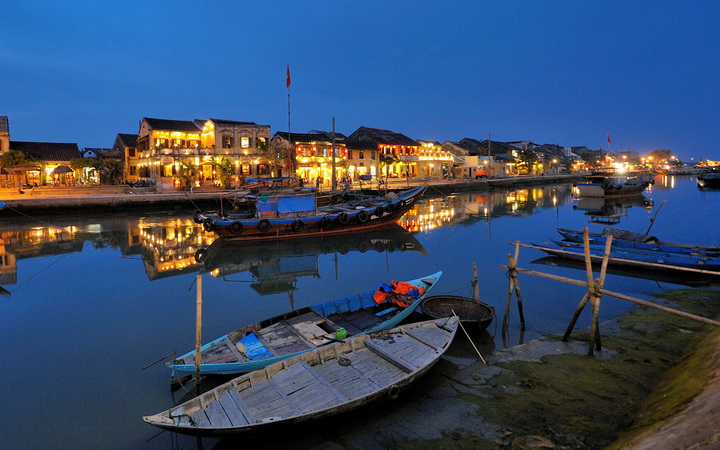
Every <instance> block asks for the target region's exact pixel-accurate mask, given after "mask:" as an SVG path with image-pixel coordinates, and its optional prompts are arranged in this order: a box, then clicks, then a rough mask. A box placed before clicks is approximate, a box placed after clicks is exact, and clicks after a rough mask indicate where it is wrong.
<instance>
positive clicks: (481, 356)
mask: <svg viewBox="0 0 720 450" xmlns="http://www.w3.org/2000/svg"><path fill="white" fill-rule="evenodd" d="M450 311H452V313H453V316H457V314H455V311H454V310H452V309H451V310H450ZM458 325H460V328H462V330H463V333H465V336H467V338H468V341H470V345H472V346H473V348H474V349H475V352H477V354H478V356H479V357H480V360H481V361H482V362H483V364H485V365H486V366H487V363H486V362H485V358H483V355H482V353H480V350H478V348H477V347H475V343H474V342H473V340H472V339H471V338H470V335H469V334H468V332H467V331H466V330H465V327H464V326H463V324H462V321H460V316H458Z"/></svg>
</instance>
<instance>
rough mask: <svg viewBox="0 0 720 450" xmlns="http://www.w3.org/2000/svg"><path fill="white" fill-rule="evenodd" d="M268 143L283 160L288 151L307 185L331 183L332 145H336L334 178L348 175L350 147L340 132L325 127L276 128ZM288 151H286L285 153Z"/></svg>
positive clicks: (291, 161) (297, 174) (291, 164)
mask: <svg viewBox="0 0 720 450" xmlns="http://www.w3.org/2000/svg"><path fill="white" fill-rule="evenodd" d="M271 145H272V147H273V148H274V149H276V153H277V154H278V156H279V158H280V159H282V160H283V161H284V160H285V159H286V158H283V155H289V157H290V161H289V162H288V163H287V164H286V165H288V166H292V167H293V169H294V172H293V173H290V172H288V173H287V175H288V176H296V177H298V178H300V179H301V180H303V183H305V184H306V185H309V186H316V185H324V186H331V185H332V176H333V152H332V150H333V145H334V148H335V162H334V164H335V178H336V179H337V180H343V179H345V178H346V177H347V176H348V175H349V173H350V172H349V164H350V163H349V161H350V158H351V156H350V150H349V149H348V147H347V142H346V136H345V135H344V134H341V133H335V134H334V135H333V133H329V132H327V131H316V130H313V131H310V132H309V133H288V132H287V131H278V132H276V133H275V135H274V136H273V138H272V141H271ZM288 152H289V153H288Z"/></svg>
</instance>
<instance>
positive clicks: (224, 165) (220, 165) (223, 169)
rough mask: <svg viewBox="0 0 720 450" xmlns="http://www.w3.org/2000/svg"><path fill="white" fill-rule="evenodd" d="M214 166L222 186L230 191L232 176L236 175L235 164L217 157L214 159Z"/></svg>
mask: <svg viewBox="0 0 720 450" xmlns="http://www.w3.org/2000/svg"><path fill="white" fill-rule="evenodd" d="M212 165H213V166H215V169H216V171H217V177H218V181H220V186H222V187H223V189H229V188H230V182H231V181H232V176H233V174H234V173H235V166H233V163H232V162H230V161H228V159H227V158H225V157H224V156H223V157H221V158H218V157H216V158H215V159H213V162H212Z"/></svg>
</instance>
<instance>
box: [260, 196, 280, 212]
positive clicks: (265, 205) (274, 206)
mask: <svg viewBox="0 0 720 450" xmlns="http://www.w3.org/2000/svg"><path fill="white" fill-rule="evenodd" d="M257 210H258V212H259V213H260V214H262V213H274V212H277V210H278V203H277V200H276V199H271V200H258V201H257Z"/></svg>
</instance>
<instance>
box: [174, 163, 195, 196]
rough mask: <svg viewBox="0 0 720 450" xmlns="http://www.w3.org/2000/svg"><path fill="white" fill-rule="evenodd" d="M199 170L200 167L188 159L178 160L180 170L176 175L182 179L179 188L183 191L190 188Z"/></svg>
mask: <svg viewBox="0 0 720 450" xmlns="http://www.w3.org/2000/svg"><path fill="white" fill-rule="evenodd" d="M199 171H200V167H198V166H196V165H193V164H192V163H190V162H189V161H180V170H179V171H178V174H177V177H178V178H180V180H182V183H181V186H180V188H181V189H182V190H184V191H189V190H191V188H192V187H193V185H194V184H195V179H196V178H197V174H198V172H199Z"/></svg>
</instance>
